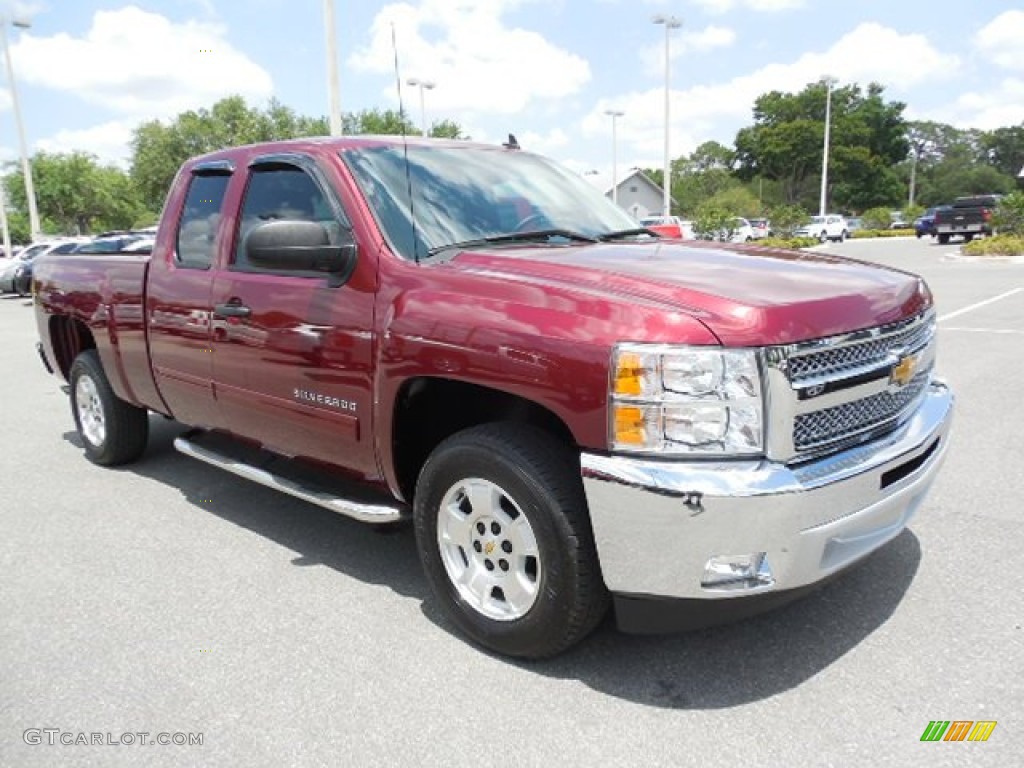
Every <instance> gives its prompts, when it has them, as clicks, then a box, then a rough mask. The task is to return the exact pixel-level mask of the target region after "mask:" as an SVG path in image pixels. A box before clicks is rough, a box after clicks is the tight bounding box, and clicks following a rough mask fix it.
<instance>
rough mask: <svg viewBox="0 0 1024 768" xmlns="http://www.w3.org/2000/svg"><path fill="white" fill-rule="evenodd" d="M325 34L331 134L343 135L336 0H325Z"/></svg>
mask: <svg viewBox="0 0 1024 768" xmlns="http://www.w3.org/2000/svg"><path fill="white" fill-rule="evenodd" d="M324 35H325V36H326V39H327V103H328V104H329V105H330V109H331V135H332V136H341V134H342V132H343V131H344V127H343V124H342V122H341V91H340V86H339V84H338V30H337V27H335V25H334V0H324Z"/></svg>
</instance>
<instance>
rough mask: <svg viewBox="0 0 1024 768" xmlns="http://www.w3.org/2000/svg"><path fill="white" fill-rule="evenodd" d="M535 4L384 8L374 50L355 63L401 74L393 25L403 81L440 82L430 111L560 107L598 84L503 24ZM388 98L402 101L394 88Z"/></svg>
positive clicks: (456, 0) (427, 1) (572, 60)
mask: <svg viewBox="0 0 1024 768" xmlns="http://www.w3.org/2000/svg"><path fill="white" fill-rule="evenodd" d="M528 1H529V0H421V2H420V3H419V4H417V5H413V4H410V3H405V2H400V3H394V4H391V5H387V6H385V7H384V8H382V9H381V10H380V11H379V12H378V14H377V16H376V18H375V19H374V21H373V25H372V29H371V32H370V42H369V44H368V45H367V46H364V47H362V48H360V49H358V50H357V51H356V52H355V53H354V54H352V56H350V57H349V59H348V63H349V66H351V67H352V68H353V69H356V70H357V71H360V72H371V73H376V74H390V73H392V72H393V71H394V52H393V50H392V43H391V34H392V24H394V32H395V37H396V40H397V45H398V54H399V63H400V65H401V70H402V75H403V77H422V78H427V79H430V80H434V81H435V82H436V83H437V87H436V88H435V89H434V90H433V91H431V92H430V94H429V96H428V99H427V104H428V108H429V109H431V110H437V111H438V112H441V113H444V112H455V111H463V112H482V113H492V114H493V113H500V114H513V113H516V112H520V111H521V110H523V109H524V108H526V106H527V105H529V104H530V103H531V102H533V101H536V100H543V99H559V98H564V97H566V96H571V95H572V94H574V93H576V92H577V91H579V90H580V89H581V88H582V87H583V85H585V84H586V83H587V82H588V81H589V80H590V65H589V64H588V63H587V62H586V60H584V59H583V58H581V57H579V56H577V55H575V54H573V53H570V52H568V51H565V50H562V49H560V48H558V47H557V46H555V45H553V44H551V43H550V42H548V41H547V40H546V39H545V38H544V37H543V35H541V34H540V33H538V32H534V31H531V30H526V29H520V28H515V27H509V26H506V25H505V23H504V19H503V16H504V15H505V14H506V13H507V12H508V11H510V10H512V9H514V8H515V7H517V6H519V5H522V4H523V3H524V2H528ZM384 93H385V96H386V97H388V98H390V99H391V100H392V101H393V100H394V89H393V87H391V86H389V87H388V88H387V89H386V90H385V92H384Z"/></svg>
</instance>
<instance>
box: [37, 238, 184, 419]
mask: <svg viewBox="0 0 1024 768" xmlns="http://www.w3.org/2000/svg"><path fill="white" fill-rule="evenodd" d="M149 258H150V256H149V254H146V253H138V254H136V253H123V254H102V255H99V254H81V255H75V254H67V255H61V256H44V257H41V258H40V259H39V260H38V261H37V263H36V266H35V277H34V281H35V286H36V297H37V298H36V301H37V302H38V303H39V305H40V307H41V308H42V310H43V311H42V312H39V313H37V315H36V317H37V322H38V324H39V336H40V339H42V342H43V351H44V353H45V354H46V356H47V359H48V360H49V361H50V363H51V364H53V365H54V368H55V370H58V371H60V373H62V374H63V375H64V376H65V377H66V375H67V365H69V364H70V361H65V360H64V359H63V358H62V355H61V350H60V349H59V346H60V339H61V335H60V333H59V332H52V331H54V330H55V329H53V328H51V326H50V324H51V323H54V322H57V321H63V319H64V318H75V319H79V320H81V321H82V322H83V323H84V324H85V325H86V326H87V327H88V328H89V329H90V330H91V331H92V334H93V337H94V338H95V340H96V350H97V352H98V353H99V355H100V359H101V360H102V361H103V366H104V369H105V370H106V371H107V373H108V375H109V377H110V384H111V386H112V387H113V389H114V392H115V393H116V394H117V396H118V397H120V398H121V399H123V400H127V401H128V402H130V403H134V404H136V405H144V406H146V407H148V408H153V409H154V410H158V411H163V410H164V409H163V407H162V404H161V401H160V397H159V395H158V393H157V390H156V386H155V384H154V383H153V378H152V374H151V372H150V365H149V357H148V354H147V349H146V322H145V298H146V297H145V285H146V273H147V271H148V269H149ZM55 347H57V348H55Z"/></svg>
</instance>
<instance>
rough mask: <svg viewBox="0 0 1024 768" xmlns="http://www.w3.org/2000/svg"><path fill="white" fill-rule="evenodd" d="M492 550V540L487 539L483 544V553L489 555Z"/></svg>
mask: <svg viewBox="0 0 1024 768" xmlns="http://www.w3.org/2000/svg"><path fill="white" fill-rule="evenodd" d="M493 551H494V542H493V541H488V542H487V543H486V544H484V554H485V555H489V554H491V552H493Z"/></svg>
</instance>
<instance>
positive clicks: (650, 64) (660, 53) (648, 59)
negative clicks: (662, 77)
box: [640, 24, 736, 75]
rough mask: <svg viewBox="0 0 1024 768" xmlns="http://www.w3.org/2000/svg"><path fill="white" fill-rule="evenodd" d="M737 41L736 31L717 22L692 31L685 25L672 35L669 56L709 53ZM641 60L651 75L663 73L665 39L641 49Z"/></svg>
mask: <svg viewBox="0 0 1024 768" xmlns="http://www.w3.org/2000/svg"><path fill="white" fill-rule="evenodd" d="M735 42H736V31H735V30H734V29H731V28H729V27H720V26H717V25H715V24H711V25H708V26H706V27H704V28H703V29H695V30H693V31H690V30H689V29H687V28H686V27H683V29H682V32H681V33H680V34H677V35H673V36H672V40H671V42H670V43H669V56H670V58H671V59H672V61H675V60H676V59H678V58H680V57H682V56H685V55H686V54H688V53H707V52H708V51H712V50H714V49H716V48H728V47H729V46H731V45H732V44H733V43H735ZM640 61H641V62H642V63H643V67H644V71H645V72H646V73H647V74H649V75H655V74H661V73H662V72H664V71H665V42H664V40H662V41H660V42H657V43H651V44H649V45H647V46H645V47H644V48H643V50H641V51H640Z"/></svg>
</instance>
